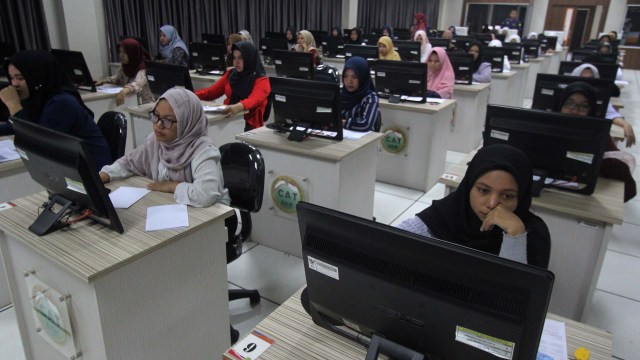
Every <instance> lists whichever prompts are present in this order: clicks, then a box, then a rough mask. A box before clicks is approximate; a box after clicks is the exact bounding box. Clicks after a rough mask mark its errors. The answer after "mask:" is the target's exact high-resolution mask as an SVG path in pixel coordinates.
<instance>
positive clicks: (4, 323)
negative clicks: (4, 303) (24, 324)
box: [0, 306, 25, 360]
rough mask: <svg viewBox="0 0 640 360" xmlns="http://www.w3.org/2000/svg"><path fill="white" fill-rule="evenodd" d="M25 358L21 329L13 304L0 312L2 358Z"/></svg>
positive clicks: (20, 359)
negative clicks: (19, 328)
mask: <svg viewBox="0 0 640 360" xmlns="http://www.w3.org/2000/svg"><path fill="white" fill-rule="evenodd" d="M24 358H25V355H24V350H23V349H22V341H21V340H20V331H19V330H18V323H17V321H16V312H15V310H14V308H13V306H9V307H7V308H5V310H3V311H1V312H0V359H12V360H23V359H24Z"/></svg>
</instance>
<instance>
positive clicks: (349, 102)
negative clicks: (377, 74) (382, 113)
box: [340, 56, 379, 131]
mask: <svg viewBox="0 0 640 360" xmlns="http://www.w3.org/2000/svg"><path fill="white" fill-rule="evenodd" d="M342 83H343V84H344V86H343V87H342V90H340V97H341V99H342V104H341V107H340V114H341V115H342V119H343V120H342V121H343V123H344V128H345V129H348V130H354V131H373V130H374V127H375V123H376V119H377V117H378V112H379V110H378V94H377V93H376V89H375V86H374V85H373V80H372V79H371V73H370V72H369V64H368V63H367V60H365V59H363V58H361V57H359V56H354V57H352V58H350V59H349V60H347V62H346V63H345V64H344V70H343V71H342Z"/></svg>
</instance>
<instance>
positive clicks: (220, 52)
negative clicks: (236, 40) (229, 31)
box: [189, 42, 227, 75]
mask: <svg viewBox="0 0 640 360" xmlns="http://www.w3.org/2000/svg"><path fill="white" fill-rule="evenodd" d="M189 50H190V51H191V56H189V62H190V63H191V65H192V68H194V69H196V70H197V71H198V73H200V74H207V75H208V74H213V75H222V74H224V72H225V70H226V68H227V63H226V61H225V55H226V53H227V47H226V46H224V45H223V44H219V43H197V42H192V43H191V44H189Z"/></svg>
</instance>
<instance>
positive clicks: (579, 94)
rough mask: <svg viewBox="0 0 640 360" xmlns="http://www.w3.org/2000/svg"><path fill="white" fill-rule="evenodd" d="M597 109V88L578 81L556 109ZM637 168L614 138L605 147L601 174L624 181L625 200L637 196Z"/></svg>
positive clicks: (584, 113) (575, 111) (575, 112)
mask: <svg viewBox="0 0 640 360" xmlns="http://www.w3.org/2000/svg"><path fill="white" fill-rule="evenodd" d="M595 109H596V89H595V88H593V86H591V85H589V84H587V83H584V82H581V81H576V82H573V83H571V84H569V85H568V86H567V87H566V88H565V89H564V90H563V91H562V94H561V95H560V98H559V99H558V102H557V103H556V108H555V110H556V111H558V112H561V113H563V114H571V115H578V116H594V115H595ZM634 168H635V158H634V157H633V156H632V155H631V154H629V153H625V152H622V151H620V150H618V148H617V147H616V145H615V144H614V143H613V140H612V139H611V138H609V143H608V144H607V148H606V149H605V153H604V159H603V160H602V164H601V165H600V176H602V177H604V178H610V179H616V180H620V181H624V201H625V202H627V201H629V200H630V199H632V198H633V197H635V196H636V181H635V180H634V179H633V176H632V175H631V173H632V172H633V170H634Z"/></svg>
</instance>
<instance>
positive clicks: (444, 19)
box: [438, 0, 464, 30]
mask: <svg viewBox="0 0 640 360" xmlns="http://www.w3.org/2000/svg"><path fill="white" fill-rule="evenodd" d="M462 6H463V1H462V0H440V10H439V14H438V29H439V30H446V29H447V28H448V27H449V26H451V25H454V26H462V25H464V24H461V23H460V18H461V17H462Z"/></svg>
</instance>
